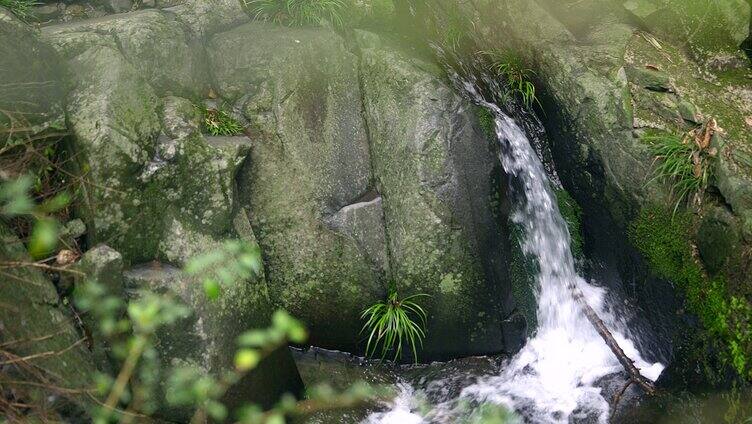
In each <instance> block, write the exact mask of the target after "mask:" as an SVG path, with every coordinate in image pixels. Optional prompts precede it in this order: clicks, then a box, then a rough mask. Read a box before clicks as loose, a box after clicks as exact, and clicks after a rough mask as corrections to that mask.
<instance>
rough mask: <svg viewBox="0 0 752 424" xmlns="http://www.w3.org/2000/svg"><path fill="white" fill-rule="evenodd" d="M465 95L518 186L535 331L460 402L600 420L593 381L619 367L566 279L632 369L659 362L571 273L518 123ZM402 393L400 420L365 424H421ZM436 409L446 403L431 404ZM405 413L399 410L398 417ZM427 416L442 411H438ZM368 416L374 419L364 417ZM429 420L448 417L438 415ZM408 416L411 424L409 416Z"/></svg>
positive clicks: (540, 174) (658, 367) (556, 219)
mask: <svg viewBox="0 0 752 424" xmlns="http://www.w3.org/2000/svg"><path fill="white" fill-rule="evenodd" d="M463 85H464V88H465V89H466V91H467V92H468V94H469V95H470V96H471V97H473V99H474V100H475V101H476V102H478V103H479V104H480V105H482V106H484V107H486V108H488V109H489V110H490V111H491V112H492V113H493V114H494V116H495V118H496V119H495V120H496V134H497V136H498V139H499V142H500V143H501V147H502V149H501V153H500V160H501V162H502V165H503V167H504V169H505V171H506V172H507V174H508V175H510V176H511V177H512V178H513V179H515V180H516V182H517V183H518V184H519V185H520V187H521V189H522V194H523V195H524V199H523V200H524V201H523V202H521V204H519V205H517V210H516V211H515V213H514V214H513V217H512V218H513V221H514V222H515V223H517V224H519V225H521V226H522V227H523V229H524V241H523V246H522V248H523V251H524V252H525V254H526V255H529V256H530V257H533V258H536V259H537V261H538V265H539V275H538V276H537V293H536V296H537V301H538V306H537V317H538V328H537V330H536V333H535V335H534V336H533V337H532V338H531V339H530V340H528V342H527V344H526V345H525V346H524V347H523V348H522V350H521V351H520V352H519V353H518V354H517V355H516V356H515V357H514V358H512V359H511V360H510V361H509V362H508V364H507V365H506V366H505V367H504V369H503V371H502V372H501V374H500V375H497V376H490V377H485V378H482V379H481V380H480V381H479V382H477V383H476V384H473V385H471V386H469V387H466V388H464V389H463V390H462V392H461V395H460V399H464V400H471V401H475V402H492V403H496V404H501V405H505V406H507V407H509V408H511V409H514V410H516V411H518V412H519V413H521V414H522V415H524V416H525V417H526V418H527V419H528V420H529V421H531V422H534V423H557V424H558V423H569V422H571V421H575V422H576V421H578V419H587V420H588V421H591V422H592V421H597V422H600V423H606V422H607V421H608V417H609V404H608V401H607V400H606V399H605V398H604V397H603V395H602V394H601V390H602V389H601V388H600V387H597V386H596V384H595V383H596V382H597V381H598V380H600V379H602V378H603V377H605V376H608V375H611V374H614V373H618V372H621V371H623V368H622V366H621V365H620V364H619V362H618V360H617V358H616V357H615V356H614V354H613V353H612V352H611V350H610V349H609V348H608V347H607V346H606V344H605V342H604V341H603V339H602V338H601V337H600V335H599V334H598V333H597V332H596V331H595V329H594V328H593V326H592V325H591V324H590V322H589V321H588V320H587V317H586V316H585V315H584V313H583V311H582V309H581V308H580V306H579V305H578V304H577V302H576V300H575V299H574V298H573V297H572V294H571V292H570V290H569V289H568V288H567V286H568V285H569V284H574V286H576V287H577V288H579V290H580V291H582V293H583V295H584V298H585V300H586V302H587V303H588V304H589V305H590V306H591V307H592V308H593V309H594V310H595V311H596V313H597V314H598V315H599V316H600V317H601V319H602V320H603V321H604V322H605V324H606V325H607V326H608V328H609V329H610V330H611V332H612V334H613V336H614V338H615V339H616V341H617V342H618V344H619V346H620V347H621V348H622V349H623V351H624V353H625V354H626V355H627V356H628V357H629V358H631V359H632V360H633V361H634V362H635V366H636V367H637V368H638V369H639V370H640V372H641V373H642V374H643V375H644V376H645V377H647V378H649V379H651V380H653V381H654V380H656V379H657V378H658V376H659V375H660V373H661V372H662V371H663V368H664V366H663V365H662V364H660V363H648V362H647V361H645V360H644V359H643V358H642V356H641V354H640V352H639V351H638V350H637V349H636V347H635V345H634V343H633V342H632V341H631V340H629V339H628V338H627V337H626V336H625V335H627V334H628V331H627V328H626V325H625V324H624V323H622V322H621V321H619V320H617V319H616V318H615V317H614V316H613V314H611V313H610V312H609V310H608V309H607V308H606V307H605V301H604V299H605V294H606V292H605V290H604V289H602V288H599V287H595V286H592V285H590V284H588V283H587V282H586V281H585V280H584V279H582V278H581V277H580V276H579V275H577V272H576V270H575V264H574V258H573V256H572V252H571V250H570V235H569V231H568V230H567V226H566V224H565V222H564V220H563V218H562V217H561V214H560V212H559V209H558V205H557V203H556V201H555V197H554V195H553V193H552V191H551V188H550V187H549V182H548V178H547V176H546V172H545V170H544V167H543V165H542V163H541V161H540V160H539V158H538V156H537V155H536V154H535V151H534V149H533V148H532V146H531V145H530V142H529V140H528V138H527V137H526V136H525V134H524V132H523V131H522V129H520V127H519V126H518V125H517V124H516V123H515V122H514V120H512V119H511V118H510V117H508V116H507V115H506V114H504V113H503V112H502V111H501V110H500V109H499V107H497V106H496V105H494V104H492V103H489V102H486V101H485V100H484V99H483V98H482V97H481V96H480V94H478V92H477V91H476V90H475V87H474V86H473V85H472V84H470V83H468V82H464V83H463ZM405 396H408V397H409V396H410V393H409V392H407V391H405V390H403V391H402V393H401V395H400V397H398V401H397V403H396V404H395V409H393V410H392V411H390V413H391V412H395V413H397V412H399V414H400V417H401V419H402V420H401V421H393V420H391V419H387V418H388V417H390V415H389V414H388V413H387V414H386V415H384V419H383V420H382V421H378V420H377V421H369V422H370V423H393V422H400V423H402V422H405V423H408V422H424V421H414V420H415V419H418V418H420V417H419V416H418V415H417V414H412V413H409V411H406V410H405V407H406V406H407V405H409V402H407V401H405ZM438 408H451V405H449V404H446V405H439V406H438ZM406 413H407V415H406ZM434 416H445V414H443V413H439V414H434ZM372 418H375V417H372ZM428 419H429V422H451V421H446V419H440V420H435V419H430V418H428ZM411 420H413V421H411Z"/></svg>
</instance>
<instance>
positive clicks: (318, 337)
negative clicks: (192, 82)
mask: <svg viewBox="0 0 752 424" xmlns="http://www.w3.org/2000/svg"><path fill="white" fill-rule="evenodd" d="M248 40H254V42H253V43H249V42H248ZM208 50H209V52H210V58H211V69H212V74H213V75H214V79H215V84H216V88H217V90H218V94H219V95H220V96H221V97H222V98H223V99H224V100H225V101H228V102H230V103H232V104H234V105H235V107H236V108H237V109H238V110H242V111H243V114H244V116H245V118H246V119H247V120H248V121H249V122H250V123H251V131H252V132H253V133H254V135H255V137H254V142H253V144H252V148H251V153H250V155H249V157H248V159H247V161H246V163H245V165H244V167H243V170H242V172H241V174H240V175H239V177H238V185H239V190H240V194H241V198H242V202H243V205H244V206H245V207H246V208H247V209H248V212H249V217H250V218H251V223H252V225H253V229H254V231H255V232H256V235H257V237H258V240H259V243H260V245H261V247H262V252H263V254H264V258H265V262H266V266H267V268H266V270H267V276H268V283H269V288H270V293H271V298H272V299H274V301H275V302H276V303H277V304H278V305H279V306H281V307H284V308H285V309H287V310H288V311H290V313H292V314H293V315H294V316H296V317H298V318H300V319H302V320H303V321H304V322H306V323H307V325H308V326H309V328H310V330H311V340H310V341H311V342H312V343H313V344H316V345H319V346H324V347H332V348H338V349H346V350H357V349H358V340H359V339H360V336H359V331H360V326H361V324H360V319H359V317H360V313H361V312H362V310H363V309H365V308H366V307H368V306H369V305H371V304H373V303H375V302H376V301H378V300H380V299H382V298H383V297H384V296H385V286H384V282H385V278H386V275H385V274H384V272H383V270H379V269H378V268H375V267H374V264H376V263H378V262H379V261H383V256H384V255H383V254H381V253H379V251H380V250H381V251H383V250H385V249H384V247H383V246H378V243H379V242H380V241H383V236H382V237H378V236H376V237H374V238H373V239H372V241H373V242H375V243H376V245H373V246H371V247H372V249H365V248H363V249H362V248H361V247H365V246H364V245H362V244H359V243H358V240H357V238H356V237H352V235H353V234H355V233H361V234H367V233H370V232H376V233H378V232H379V231H381V232H382V233H383V227H382V228H380V227H376V228H369V227H364V226H363V225H370V224H372V223H373V222H372V220H361V221H357V220H350V223H352V224H353V225H352V226H351V227H350V228H348V229H347V230H341V231H336V230H335V227H336V225H332V224H328V223H327V222H329V221H331V219H330V217H334V216H336V215H338V214H340V215H341V214H342V212H341V211H342V210H343V208H346V207H349V208H351V209H352V208H356V209H357V208H363V207H367V206H368V205H366V204H365V202H362V201H361V200H362V199H361V198H362V197H363V196H364V195H366V194H367V193H368V192H369V189H370V187H369V184H370V158H369V152H368V140H367V138H366V130H365V124H364V121H363V119H362V116H361V114H360V110H361V93H360V89H359V87H358V74H357V56H355V55H354V54H353V53H351V52H349V51H348V50H347V49H346V48H345V44H344V40H342V39H341V38H340V37H339V36H338V35H337V34H335V33H334V32H331V31H329V30H324V29H311V28H305V29H288V28H282V27H278V26H273V25H266V24H260V23H251V24H246V25H243V26H240V27H238V28H236V29H234V30H231V31H228V32H224V33H220V34H217V35H216V36H214V37H213V38H212V39H211V41H210V44H209V49H208ZM370 206H371V207H370V208H369V209H372V210H373V209H375V210H374V211H373V212H375V215H376V216H377V217H379V218H378V219H380V215H381V210H380V209H381V208H380V204H376V205H370ZM367 214H368V215H371V216H373V215H374V213H367ZM372 255H373V256H372Z"/></svg>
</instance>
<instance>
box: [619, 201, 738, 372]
mask: <svg viewBox="0 0 752 424" xmlns="http://www.w3.org/2000/svg"><path fill="white" fill-rule="evenodd" d="M696 221H697V219H695V218H694V217H692V216H690V215H689V214H686V213H683V212H679V213H676V214H674V213H672V211H671V210H670V209H667V208H665V207H664V206H645V207H644V208H643V209H642V210H641V211H640V214H639V215H638V217H637V218H636V219H635V220H634V221H633V222H632V225H631V226H630V229H629V238H630V241H631V242H632V243H633V244H634V245H635V246H636V247H637V248H638V249H639V251H640V252H641V253H642V254H643V255H644V256H645V258H646V259H647V261H648V263H649V266H650V269H651V271H652V272H654V273H655V274H656V275H657V276H659V277H661V278H664V279H666V280H669V281H671V282H673V283H674V284H676V286H677V288H679V289H680V290H681V291H682V293H683V294H684V297H685V307H686V311H687V312H689V313H691V314H694V315H696V316H697V317H698V318H699V320H700V322H701V324H702V327H703V331H704V332H707V334H700V335H696V339H700V338H702V337H704V336H706V335H707V336H710V338H711V339H717V341H718V342H719V343H718V345H719V346H718V347H720V350H721V351H720V352H719V353H720V359H721V360H720V361H719V362H717V363H715V364H713V365H711V366H710V367H708V366H707V364H708V363H709V361H707V360H703V362H705V364H706V366H705V367H704V368H705V373H706V376H707V377H708V379H709V380H711V381H712V380H718V379H722V378H723V377H722V376H723V374H724V370H723V368H724V367H730V368H733V369H734V370H735V371H736V372H737V373H738V375H739V376H740V377H742V379H752V306H750V303H749V302H748V301H747V300H746V299H745V297H744V293H741V292H739V290H738V289H735V288H733V287H730V285H729V284H728V283H727V276H726V274H727V273H728V270H720V271H719V272H717V273H715V274H708V273H707V272H706V269H705V267H704V266H703V264H702V262H701V261H700V259H699V258H698V255H697V248H696V247H695V245H694V238H695V236H694V235H693V234H695V233H696V228H697V222H696ZM702 356H703V355H700V357H702ZM706 359H707V358H706ZM701 360H702V359H701ZM719 366H720V367H719ZM719 382H720V381H719Z"/></svg>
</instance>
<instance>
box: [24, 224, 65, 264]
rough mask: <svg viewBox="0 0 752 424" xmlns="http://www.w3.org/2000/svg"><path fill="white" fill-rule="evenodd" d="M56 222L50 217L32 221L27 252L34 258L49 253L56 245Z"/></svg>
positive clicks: (42, 256)
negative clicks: (32, 225) (32, 226)
mask: <svg viewBox="0 0 752 424" xmlns="http://www.w3.org/2000/svg"><path fill="white" fill-rule="evenodd" d="M58 227H59V226H58V223H57V221H56V220H54V219H51V218H43V219H40V220H37V221H36V222H35V223H34V228H33V229H32V230H31V236H30V237H29V254H30V255H31V257H32V258H34V259H41V258H44V257H45V256H47V255H49V254H50V253H52V252H53V251H54V250H55V247H56V246H57V235H58V231H59V228H58Z"/></svg>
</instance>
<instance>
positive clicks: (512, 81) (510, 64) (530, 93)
mask: <svg viewBox="0 0 752 424" xmlns="http://www.w3.org/2000/svg"><path fill="white" fill-rule="evenodd" d="M480 53H481V54H482V55H484V56H486V57H487V58H488V62H489V69H490V70H491V72H493V73H494V74H495V75H496V76H498V77H500V78H502V79H503V80H504V85H505V86H506V87H507V89H509V91H511V92H512V94H514V95H516V96H518V97H519V98H520V100H521V101H522V103H523V104H524V105H525V106H526V107H528V108H529V107H532V106H533V103H539V102H538V98H537V97H536V95H535V84H533V82H532V79H533V76H534V75H535V72H534V71H533V70H532V69H530V68H528V67H526V66H525V63H524V62H523V61H522V59H521V58H520V57H519V56H517V55H516V54H514V53H512V52H509V51H484V52H480Z"/></svg>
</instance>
